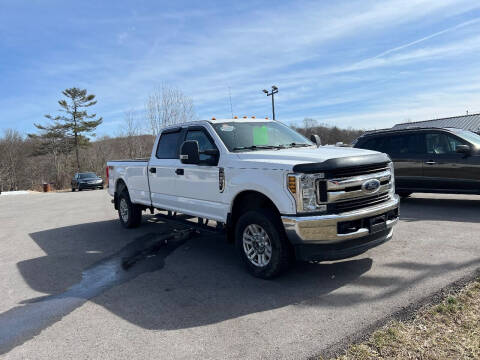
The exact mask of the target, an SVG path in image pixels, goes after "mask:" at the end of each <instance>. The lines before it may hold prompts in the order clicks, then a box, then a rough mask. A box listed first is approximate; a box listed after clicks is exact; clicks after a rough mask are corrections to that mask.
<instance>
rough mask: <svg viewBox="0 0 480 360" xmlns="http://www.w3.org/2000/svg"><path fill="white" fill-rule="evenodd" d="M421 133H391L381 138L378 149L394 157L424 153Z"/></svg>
mask: <svg viewBox="0 0 480 360" xmlns="http://www.w3.org/2000/svg"><path fill="white" fill-rule="evenodd" d="M423 139H424V136H423V134H402V135H392V136H388V137H385V138H384V139H383V144H382V149H381V150H380V151H383V152H386V153H387V154H389V155H391V156H394V157H401V156H406V155H412V154H421V153H424V152H425V150H424V148H425V146H424V140H423Z"/></svg>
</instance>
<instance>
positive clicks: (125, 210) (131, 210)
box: [118, 191, 142, 229]
mask: <svg viewBox="0 0 480 360" xmlns="http://www.w3.org/2000/svg"><path fill="white" fill-rule="evenodd" d="M118 217H119V219H120V223H121V224H122V226H123V227H125V228H127V229H131V228H135V227H138V226H139V225H140V223H141V222H142V210H141V209H140V208H139V207H138V205H135V204H133V203H132V202H131V201H130V196H129V195H128V193H127V192H126V191H123V192H122V193H121V194H120V196H119V197H118Z"/></svg>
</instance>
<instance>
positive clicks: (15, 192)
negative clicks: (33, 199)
mask: <svg viewBox="0 0 480 360" xmlns="http://www.w3.org/2000/svg"><path fill="white" fill-rule="evenodd" d="M27 194H30V192H29V191H23V190H21V191H2V193H1V194H0V196H3V195H27Z"/></svg>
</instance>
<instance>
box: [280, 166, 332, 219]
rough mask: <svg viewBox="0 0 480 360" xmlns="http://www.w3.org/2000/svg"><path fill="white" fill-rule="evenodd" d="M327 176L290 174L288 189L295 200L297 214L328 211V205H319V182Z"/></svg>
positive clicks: (321, 174)
mask: <svg viewBox="0 0 480 360" xmlns="http://www.w3.org/2000/svg"><path fill="white" fill-rule="evenodd" d="M324 177H325V174H323V173H320V174H289V175H288V176H287V187H288V190H289V191H290V193H291V194H292V195H293V197H294V198H295V202H296V206H297V212H298V213H308V212H322V211H326V210H327V205H326V204H319V199H318V196H317V195H318V194H317V182H318V180H320V179H324Z"/></svg>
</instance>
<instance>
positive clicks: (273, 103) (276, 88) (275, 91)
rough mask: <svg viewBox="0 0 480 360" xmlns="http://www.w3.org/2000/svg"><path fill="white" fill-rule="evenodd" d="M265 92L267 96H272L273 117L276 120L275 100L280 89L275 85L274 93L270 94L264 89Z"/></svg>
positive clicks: (273, 87)
mask: <svg viewBox="0 0 480 360" xmlns="http://www.w3.org/2000/svg"><path fill="white" fill-rule="evenodd" d="M263 92H264V93H265V94H267V96H272V115H273V116H272V117H273V120H275V100H274V97H273V96H274V95H275V94H276V93H278V87H276V86H275V85H273V86H272V91H270V92H268V90H266V89H263Z"/></svg>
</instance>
